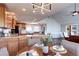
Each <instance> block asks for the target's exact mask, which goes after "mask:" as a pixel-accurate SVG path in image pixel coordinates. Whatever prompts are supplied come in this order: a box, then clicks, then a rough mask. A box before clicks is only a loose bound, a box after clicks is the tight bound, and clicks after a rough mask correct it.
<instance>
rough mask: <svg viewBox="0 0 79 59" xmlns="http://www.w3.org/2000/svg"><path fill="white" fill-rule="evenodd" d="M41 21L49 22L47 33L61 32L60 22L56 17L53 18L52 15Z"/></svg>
mask: <svg viewBox="0 0 79 59" xmlns="http://www.w3.org/2000/svg"><path fill="white" fill-rule="evenodd" d="M39 23H45V24H47V30H46V32H45V33H46V34H47V33H50V32H51V33H54V32H60V24H59V23H58V22H57V21H56V20H55V19H53V17H52V16H50V17H48V18H45V19H43V20H41V21H40V22H39Z"/></svg>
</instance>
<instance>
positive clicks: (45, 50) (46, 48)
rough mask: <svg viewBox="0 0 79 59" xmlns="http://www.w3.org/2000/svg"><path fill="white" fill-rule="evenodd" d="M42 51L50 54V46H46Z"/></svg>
mask: <svg viewBox="0 0 79 59" xmlns="http://www.w3.org/2000/svg"><path fill="white" fill-rule="evenodd" d="M42 49H43V53H45V54H48V51H49V49H48V46H44V47H43V48H42Z"/></svg>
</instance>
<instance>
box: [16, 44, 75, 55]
mask: <svg viewBox="0 0 79 59" xmlns="http://www.w3.org/2000/svg"><path fill="white" fill-rule="evenodd" d="M52 46H53V45H52V44H49V45H48V49H49V50H48V53H47V54H45V53H43V49H42V48H40V47H34V46H33V45H32V46H29V45H28V46H26V47H24V48H22V49H21V50H19V51H18V52H17V56H21V55H20V54H21V53H23V52H26V51H30V50H35V51H37V53H38V54H39V56H55V55H56V53H55V52H54V51H52V50H51V49H50V47H52ZM66 50H67V53H65V54H61V56H75V54H74V53H72V51H70V50H68V49H67V48H66Z"/></svg>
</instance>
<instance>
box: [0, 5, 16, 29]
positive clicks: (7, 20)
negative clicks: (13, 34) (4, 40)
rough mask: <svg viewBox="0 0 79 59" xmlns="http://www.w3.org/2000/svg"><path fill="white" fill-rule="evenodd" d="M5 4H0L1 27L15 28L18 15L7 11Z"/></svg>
mask: <svg viewBox="0 0 79 59" xmlns="http://www.w3.org/2000/svg"><path fill="white" fill-rule="evenodd" d="M6 9H7V8H6V7H5V5H4V4H0V27H5V28H10V29H15V25H16V16H15V13H13V12H9V11H8V12H7V11H6Z"/></svg>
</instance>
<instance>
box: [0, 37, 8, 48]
mask: <svg viewBox="0 0 79 59" xmlns="http://www.w3.org/2000/svg"><path fill="white" fill-rule="evenodd" d="M2 47H6V48H7V39H6V38H0V48H2Z"/></svg>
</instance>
